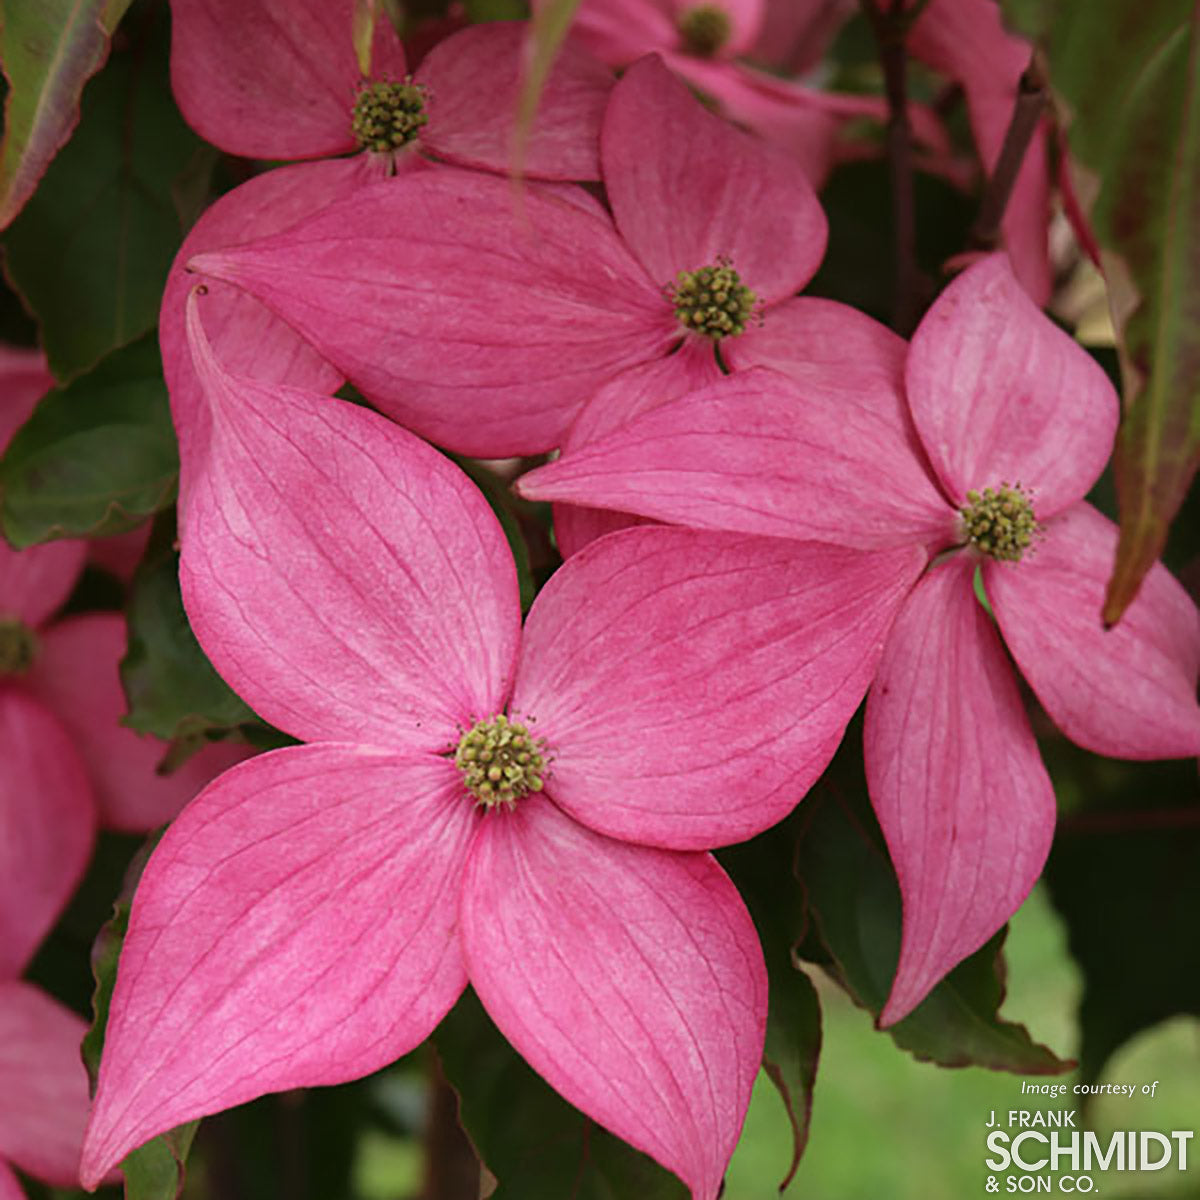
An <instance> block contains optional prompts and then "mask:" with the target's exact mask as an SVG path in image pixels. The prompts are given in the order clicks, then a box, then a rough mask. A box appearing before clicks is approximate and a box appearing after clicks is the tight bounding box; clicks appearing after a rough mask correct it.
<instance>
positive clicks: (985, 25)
mask: <svg viewBox="0 0 1200 1200" xmlns="http://www.w3.org/2000/svg"><path fill="white" fill-rule="evenodd" d="M1001 16H1002V14H1001V9H1000V6H999V5H998V4H996V3H995V2H994V0H931V2H930V3H929V4H927V5H926V6H925V7H924V8H923V10H922V11H921V14H920V16H919V17H918V19H917V21H916V22H915V23H914V24H913V27H912V29H911V30H910V31H909V34H908V38H907V43H906V44H907V47H908V49H909V51H910V53H912V54H913V55H914V56H915V57H917V58H919V59H922V60H923V61H925V62H927V63H929V65H930V66H932V67H934V68H935V69H936V70H938V71H941V72H942V73H943V74H945V75H948V76H949V77H950V78H951V79H954V80H957V81H958V82H959V83H961V84H962V86H963V90H964V91H965V92H966V96H967V114H968V117H969V119H970V122H971V131H972V133H973V134H974V136H975V141H976V143H977V144H978V147H979V157H980V158H981V159H982V161H983V165H984V168H985V170H986V171H988V172H989V173H990V172H991V171H992V170H993V169H994V168H995V165H996V160H997V159H998V158H999V157H1000V148H1001V146H1003V144H1004V136H1005V134H1006V132H1007V131H1008V125H1009V122H1010V121H1011V120H1012V114H1013V106H1014V105H1015V103H1016V99H1017V89H1018V87H1019V85H1020V80H1021V76H1022V74H1023V73H1024V72H1025V69H1026V68H1027V67H1028V66H1029V60H1030V52H1031V49H1032V47H1031V46H1030V43H1029V42H1027V41H1025V40H1024V39H1023V38H1019V37H1014V36H1013V35H1012V34H1010V33H1008V32H1007V31H1006V30H1005V28H1004V25H1003V23H1002V20H1001ZM1049 224H1050V172H1049V157H1048V154H1047V136H1046V130H1045V128H1041V129H1039V130H1038V131H1037V133H1036V134H1035V135H1034V139H1033V142H1032V143H1031V144H1030V146H1029V149H1028V151H1027V152H1026V155H1025V161H1024V162H1023V163H1022V165H1021V170H1020V172H1019V173H1018V175H1017V182H1016V185H1015V187H1014V189H1013V193H1012V196H1011V197H1010V198H1009V202H1008V207H1007V209H1006V210H1005V217H1004V222H1003V232H1004V237H1005V245H1006V247H1007V249H1008V252H1009V254H1010V255H1011V257H1012V261H1013V266H1014V269H1015V271H1016V275H1017V278H1018V279H1019V280H1020V282H1021V286H1022V287H1024V288H1025V290H1026V291H1027V292H1028V293H1029V295H1030V296H1031V297H1032V299H1033V301H1034V303H1035V304H1038V305H1043V304H1045V303H1046V301H1047V300H1048V299H1049V298H1050V291H1051V286H1052V283H1053V280H1052V278H1051V270H1050V258H1049V244H1048V243H1049V239H1048V230H1049Z"/></svg>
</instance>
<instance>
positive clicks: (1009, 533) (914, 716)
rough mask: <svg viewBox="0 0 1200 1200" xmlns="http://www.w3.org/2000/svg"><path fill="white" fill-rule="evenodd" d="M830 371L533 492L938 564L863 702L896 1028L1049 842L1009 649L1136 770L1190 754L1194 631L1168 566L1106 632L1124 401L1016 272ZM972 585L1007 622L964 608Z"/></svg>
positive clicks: (768, 380) (1064, 721)
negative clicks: (896, 956) (911, 552)
mask: <svg viewBox="0 0 1200 1200" xmlns="http://www.w3.org/2000/svg"><path fill="white" fill-rule="evenodd" d="M842 352H843V356H844V358H843V361H842V362H839V361H837V359H836V358H834V359H832V360H831V361H829V362H827V363H812V364H795V363H789V362H787V361H784V360H783V359H781V360H780V364H779V365H781V366H783V367H784V368H785V370H784V371H783V372H775V371H767V370H762V369H760V370H757V371H750V372H746V373H743V374H736V375H734V376H731V377H730V378H729V379H727V380H725V381H722V382H721V383H718V384H716V385H713V386H711V387H709V388H707V389H705V390H704V391H701V392H699V393H695V394H693V395H690V396H687V397H683V398H681V399H679V400H675V401H673V402H671V403H669V404H665V405H662V406H660V407H658V408H656V409H654V410H653V411H650V412H648V413H645V414H644V415H642V416H640V417H638V418H636V419H635V420H633V421H632V422H630V423H629V424H628V425H626V426H625V427H623V428H621V429H619V430H618V431H616V432H615V433H613V434H611V435H609V436H608V437H606V438H603V439H600V440H598V441H596V442H594V443H591V444H589V445H587V446H584V447H582V448H580V449H579V450H578V451H577V452H574V453H571V454H567V455H564V456H563V457H562V458H561V459H560V460H559V461H558V462H555V463H552V464H550V465H549V466H546V467H542V468H539V469H538V470H537V471H535V472H533V473H531V474H529V475H527V476H525V477H524V478H523V479H522V480H521V481H520V483H519V490H520V491H521V492H522V493H523V494H524V495H526V496H529V497H533V498H539V499H549V500H557V501H566V502H570V503H578V504H593V505H604V506H609V507H613V508H617V509H621V510H626V511H630V512H635V513H639V514H641V515H642V516H645V517H651V518H655V519H658V520H664V521H672V522H677V523H679V524H683V525H691V526H693V527H700V528H707V529H722V530H731V531H741V532H745V533H754V534H769V535H773V536H776V537H784V538H792V537H795V538H805V539H807V538H822V539H825V540H828V541H830V542H834V543H839V544H842V545H850V546H858V547H861V548H872V549H874V548H880V547H884V546H899V545H905V544H908V545H921V546H924V547H926V549H927V550H928V551H929V553H930V554H931V556H933V555H937V556H938V557H936V558H934V559H933V561H932V563H931V566H930V568H929V569H928V571H927V572H926V573H925V575H924V576H923V577H922V578H921V580H920V581H919V582H918V583H917V584H916V586H915V587H914V588H913V590H912V594H911V595H910V596H909V597H908V599H907V600H906V602H905V604H904V607H903V608H902V610H901V612H900V614H899V616H898V618H897V620H896V625H895V628H894V629H893V630H892V633H891V636H890V637H889V640H888V644H887V647H886V648H885V650H884V654H883V658H882V661H881V663H880V669H879V676H878V678H877V679H876V681H875V683H874V685H873V687H872V689H871V692H870V695H869V697H868V702H867V719H866V727H865V733H864V749H865V755H866V767H867V779H868V783H869V785H870V789H871V797H872V801H873V803H874V806H875V810H876V813H877V814H878V816H879V821H880V825H881V826H882V828H883V832H884V835H885V837H886V839H887V842H888V847H889V850H890V851H891V855H892V860H893V863H894V865H895V867H896V871H897V874H898V876H899V879H900V887H901V893H902V896H903V901H904V931H903V939H902V947H901V954H900V963H899V966H898V969H897V975H896V979H895V982H894V984H893V988H892V993H891V997H890V998H889V1000H888V1003H887V1006H886V1007H885V1008H884V1010H883V1013H882V1014H881V1021H882V1023H884V1024H889V1023H891V1022H893V1021H896V1020H899V1019H900V1018H901V1017H903V1016H905V1015H906V1014H907V1013H908V1012H910V1011H911V1010H912V1008H913V1007H914V1006H915V1005H916V1004H918V1003H919V1002H920V1001H921V1000H922V999H923V998H924V996H925V995H926V993H927V992H928V991H929V989H930V988H931V987H932V986H933V985H934V984H935V983H936V982H937V981H938V979H940V978H941V977H942V976H943V975H944V974H945V973H946V972H947V971H948V970H949V969H950V968H951V967H952V966H954V964H955V963H957V962H958V961H959V960H960V959H962V958H964V957H965V956H966V955H967V954H969V953H971V952H972V951H973V950H975V949H976V948H977V947H979V946H980V945H981V944H982V943H983V942H984V941H986V940H987V938H988V937H990V936H991V935H992V934H993V933H994V932H995V931H996V930H997V929H998V928H999V927H1000V926H1001V925H1002V924H1003V923H1004V922H1005V921H1006V920H1007V919H1008V917H1009V916H1010V915H1011V914H1012V913H1013V912H1014V911H1015V909H1016V908H1017V907H1018V906H1019V905H1020V903H1021V902H1022V900H1024V898H1025V896H1026V894H1027V893H1028V891H1029V889H1030V888H1031V887H1032V885H1033V883H1034V881H1035V880H1036V879H1037V877H1038V875H1039V873H1040V872H1041V869H1042V865H1043V863H1044V861H1045V858H1046V854H1047V852H1048V850H1049V847H1050V838H1051V834H1052V832H1053V828H1054V817H1055V807H1054V792H1053V788H1052V786H1051V783H1050V779H1049V776H1048V775H1047V773H1046V770H1045V767H1044V766H1043V765H1042V761H1041V758H1040V756H1039V754H1038V750H1037V745H1036V743H1035V741H1034V738H1033V734H1032V731H1031V729H1030V726H1029V721H1028V718H1027V717H1026V715H1025V711H1024V705H1023V703H1022V701H1021V697H1020V693H1019V692H1018V690H1017V686H1016V682H1015V680H1014V678H1013V673H1012V670H1011V668H1010V664H1009V662H1008V658H1007V656H1006V654H1005V651H1004V645H1005V644H1006V645H1007V647H1008V650H1009V651H1010V652H1011V654H1012V656H1013V658H1015V660H1016V662H1017V665H1018V666H1019V667H1020V669H1021V671H1022V673H1023V674H1024V676H1025V678H1026V679H1027V680H1028V682H1029V683H1030V685H1031V686H1032V687H1033V690H1034V692H1035V693H1036V694H1037V697H1038V699H1039V700H1040V701H1041V703H1042V705H1043V706H1044V708H1045V709H1046V711H1047V713H1049V715H1050V716H1051V717H1052V718H1053V719H1054V721H1055V722H1056V723H1057V724H1058V726H1059V727H1060V728H1061V729H1062V731H1063V732H1064V733H1066V734H1067V736H1068V737H1070V738H1071V739H1072V740H1073V741H1075V742H1077V743H1079V744H1080V745H1082V746H1085V747H1087V748H1088V749H1090V750H1094V751H1096V752H1097V753H1101V754H1109V755H1113V756H1116V757H1123V758H1172V757H1181V758H1182V757H1191V756H1194V755H1196V754H1197V753H1200V708H1198V707H1197V704H1196V679H1197V674H1198V673H1200V617H1198V615H1197V611H1196V607H1195V605H1194V604H1193V603H1192V602H1191V600H1190V599H1189V598H1188V596H1187V594H1186V593H1185V592H1184V590H1183V589H1182V588H1181V587H1180V586H1179V584H1178V583H1176V582H1175V580H1174V579H1173V578H1172V577H1171V576H1170V575H1169V574H1168V573H1167V572H1166V570H1165V569H1164V568H1163V567H1161V566H1156V567H1155V568H1154V569H1153V570H1152V571H1151V573H1150V575H1149V576H1148V577H1147V579H1146V581H1145V583H1144V584H1143V587H1142V592H1141V594H1140V596H1139V597H1138V599H1137V600H1136V601H1135V602H1134V604H1133V605H1132V606H1131V607H1130V609H1129V611H1128V613H1127V614H1126V616H1125V617H1124V619H1123V620H1122V622H1121V623H1120V624H1119V625H1118V626H1117V627H1116V628H1115V629H1112V630H1108V631H1106V630H1104V629H1103V628H1102V626H1101V624H1100V616H1099V614H1100V610H1101V605H1102V597H1103V589H1104V581H1105V579H1106V578H1107V575H1108V570H1109V566H1110V564H1111V562H1112V556H1113V551H1114V548H1115V544H1116V529H1115V527H1114V526H1113V525H1112V524H1111V523H1110V522H1109V521H1108V520H1107V519H1106V518H1104V517H1102V516H1101V515H1100V514H1099V513H1098V512H1097V511H1096V510H1095V509H1094V508H1092V507H1091V506H1090V505H1088V504H1086V503H1085V502H1084V501H1083V496H1084V494H1085V493H1086V492H1087V490H1088V488H1089V487H1090V486H1091V485H1092V484H1093V483H1094V482H1095V480H1096V477H1097V476H1098V475H1099V474H1100V471H1101V470H1102V469H1103V467H1104V464H1105V463H1106V462H1107V460H1108V456H1109V452H1110V450H1111V447H1112V441H1113V434H1114V431H1115V428H1116V421H1117V398H1116V395H1115V393H1114V391H1113V388H1112V385H1111V384H1110V383H1109V381H1108V378H1107V376H1106V375H1105V374H1104V372H1103V371H1102V370H1101V369H1100V367H1099V366H1098V365H1097V364H1096V363H1095V361H1094V360H1093V359H1092V358H1091V356H1090V355H1088V354H1087V352H1086V351H1084V350H1083V349H1082V348H1081V347H1079V346H1078V345H1076V344H1075V343H1074V342H1073V341H1072V340H1071V338H1070V337H1068V336H1067V335H1066V334H1065V333H1063V332H1062V331H1060V330H1059V329H1057V328H1056V327H1055V326H1054V325H1053V324H1052V323H1051V322H1050V321H1049V320H1048V319H1047V318H1046V317H1045V316H1043V315H1042V313H1040V312H1039V311H1038V310H1037V309H1036V308H1035V307H1034V306H1033V304H1032V303H1031V301H1030V300H1029V298H1028V297H1027V296H1026V294H1025V293H1024V292H1023V291H1022V289H1021V288H1020V286H1019V285H1018V283H1017V282H1016V280H1015V279H1014V277H1013V274H1012V271H1011V269H1010V267H1009V264H1008V261H1007V259H1006V258H1005V257H1004V256H1002V255H994V256H992V257H991V258H989V259H986V260H984V261H982V262H980V263H978V264H977V265H975V266H973V267H971V268H970V269H969V270H968V271H966V272H965V273H964V274H963V275H962V276H961V277H960V278H959V279H957V280H956V281H955V282H954V283H952V284H951V285H950V287H949V288H947V289H946V291H945V292H944V293H943V294H942V296H941V297H940V298H939V299H938V300H937V301H936V302H935V303H934V305H933V307H932V308H931V309H930V310H929V312H928V314H927V315H926V317H925V319H924V321H923V322H922V323H921V326H920V327H919V328H918V330H917V332H916V334H915V335H914V337H913V341H912V346H911V349H909V350H908V353H907V355H906V354H905V346H904V343H903V342H902V341H900V339H898V338H895V337H892V336H891V335H889V334H887V332H886V331H884V330H881V329H878V328H876V329H872V328H871V325H870V323H869V322H868V321H867V319H866V318H864V317H861V316H857V315H856V316H855V317H854V319H853V320H851V319H847V320H846V322H845V332H844V338H843V343H842ZM846 360H849V361H852V362H853V366H852V367H847V366H846V365H844V362H845V361H846ZM956 548H957V552H956V553H952V554H948V555H947V554H945V553H944V552H947V551H951V550H955V549H956ZM977 571H978V572H980V578H981V582H982V587H983V590H984V591H985V593H986V595H987V597H988V600H989V602H990V605H991V609H992V611H993V613H994V616H995V623H994V624H993V621H992V619H991V617H990V616H989V614H988V613H987V612H986V611H985V609H984V608H983V606H982V605H981V604H980V603H978V602H977V600H976V597H975V595H974V589H973V582H974V579H975V576H976V572H977ZM997 627H998V629H999V635H1002V636H1003V643H1002V642H1001V639H1000V636H999V635H998V633H997Z"/></svg>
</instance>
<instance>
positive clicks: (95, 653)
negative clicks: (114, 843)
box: [29, 613, 250, 832]
mask: <svg viewBox="0 0 1200 1200" xmlns="http://www.w3.org/2000/svg"><path fill="white" fill-rule="evenodd" d="M124 653H125V621H124V618H123V617H121V616H120V614H119V613H86V614H83V615H81V616H75V617H67V618H66V619H65V620H62V621H59V622H58V623H57V624H55V625H54V626H52V627H51V628H50V629H48V630H47V631H46V633H45V634H44V635H43V637H42V645H41V654H40V655H39V657H38V660H37V663H36V664H35V666H34V668H33V671H32V672H31V673H30V676H29V686H30V687H31V688H32V689H33V691H34V692H35V693H36V694H37V695H38V696H39V697H40V699H41V700H42V701H43V702H44V703H45V704H46V706H47V707H48V708H49V709H50V710H51V711H52V712H54V713H55V714H56V715H57V716H58V718H59V719H60V720H61V721H62V722H63V725H64V727H65V728H66V730H67V732H68V733H69V734H70V735H71V740H72V741H73V742H74V743H75V748H76V750H77V751H78V752H79V754H80V756H81V757H82V759H83V762H84V765H85V766H86V767H87V771H88V775H89V777H90V778H91V781H92V785H93V788H94V790H95V795H96V802H97V804H98V806H99V809H100V822H101V824H103V825H104V826H106V827H107V828H109V829H125V830H130V831H133V832H144V831H146V830H150V829H155V828H157V827H158V826H159V825H162V824H164V823H165V822H167V821H169V820H171V818H172V817H174V816H175V815H176V814H177V813H178V812H179V811H180V809H182V808H183V806H184V805H185V804H186V803H187V802H188V801H189V800H191V799H192V797H193V796H195V795H196V793H197V792H198V791H200V789H201V788H202V787H204V785H205V784H206V783H208V782H209V781H210V780H211V779H213V777H214V776H216V775H219V774H220V773H221V772H222V771H224V770H225V769H226V768H227V767H231V766H233V764H234V763H236V762H240V761H241V760H242V759H243V758H246V757H247V756H248V755H249V754H250V750H249V748H248V747H246V746H243V745H236V744H234V743H231V742H221V743H214V744H213V745H211V746H207V747H205V748H204V749H203V750H201V751H199V752H198V753H197V754H195V755H193V756H192V757H191V758H189V759H188V760H187V762H185V763H184V764H183V765H182V766H181V767H180V768H179V769H178V770H177V771H174V772H172V773H171V774H170V775H159V774H157V771H156V768H157V767H158V764H159V763H160V762H161V761H162V758H163V755H165V754H166V752H167V745H166V743H165V742H161V741H159V740H158V739H157V738H152V737H141V736H139V735H138V734H136V733H134V732H133V730H132V729H127V728H126V727H125V726H123V725H121V724H120V720H121V718H122V717H123V716H124V715H125V712H126V710H127V708H128V705H127V704H126V702H125V693H124V692H123V691H122V689H121V677H120V674H119V672H118V669H117V666H118V663H119V662H120V661H121V658H122V656H123V655H124Z"/></svg>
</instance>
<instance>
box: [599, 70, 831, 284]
mask: <svg viewBox="0 0 1200 1200" xmlns="http://www.w3.org/2000/svg"><path fill="white" fill-rule="evenodd" d="M600 152H601V158H602V161H603V164H604V179H605V183H606V184H607V187H608V195H609V199H610V201H611V203H612V208H613V214H614V216H615V217H616V222H617V227H618V228H619V229H620V230H621V233H622V234H623V235H624V237H625V238H626V240H627V241H628V242H629V245H630V247H631V248H632V249H633V252H634V253H635V254H636V255H637V256H638V258H639V259H640V260H641V262H642V263H643V264H644V266H645V268H646V270H647V272H648V273H649V275H650V278H651V279H653V280H654V282H655V284H656V285H658V286H659V287H665V286H667V285H669V284H671V283H673V282H674V280H675V277H676V275H677V274H678V272H680V271H695V270H697V269H698V268H700V267H704V266H709V265H711V264H713V263H715V262H717V261H718V260H719V259H721V258H723V257H724V258H728V259H729V260H730V262H731V263H732V265H733V267H734V268H735V269H736V270H737V272H738V273H739V275H740V276H741V278H742V282H743V283H745V285H746V286H747V287H749V288H751V289H752V290H753V291H754V292H755V294H756V295H757V296H758V298H759V300H760V301H762V302H764V303H766V304H771V303H773V302H775V301H777V300H782V299H783V298H784V297H786V296H790V295H791V294H792V293H794V292H797V291H799V290H800V288H802V287H803V286H804V285H805V284H806V283H807V282H808V281H809V279H811V278H812V276H813V273H814V272H815V271H816V269H817V266H818V265H819V264H820V262H821V258H822V256H823V255H824V253H825V241H826V237H827V234H828V226H827V224H826V221H825V214H824V212H823V211H822V210H821V205H820V203H819V202H818V200H817V197H816V193H815V192H814V191H813V190H812V185H811V184H810V183H809V182H808V179H807V177H806V176H805V174H804V171H803V170H802V169H801V167H800V166H799V164H797V163H796V162H794V161H793V160H792V159H791V158H790V157H788V156H787V155H785V154H783V153H782V152H781V151H778V150H776V149H775V148H774V147H772V146H768V145H764V144H763V143H762V142H760V141H757V140H755V139H754V138H752V137H750V136H749V135H748V134H745V133H742V132H741V131H740V130H738V129H734V128H733V127H732V126H731V125H730V124H729V123H728V122H727V121H725V120H723V119H722V118H720V117H718V116H716V115H715V114H713V113H710V112H709V111H707V109H705V108H704V106H703V105H702V104H701V103H700V102H699V101H698V100H697V99H695V97H693V96H692V95H690V94H689V92H688V90H687V88H686V87H684V85H683V84H682V83H680V82H679V80H677V79H675V78H674V77H673V76H672V75H671V73H670V72H669V71H668V70H667V69H666V67H665V66H663V63H662V60H661V59H660V58H657V57H650V58H646V59H643V60H642V61H641V62H638V63H636V64H634V66H632V67H630V68H629V70H628V71H626V72H625V75H624V76H623V78H622V79H621V82H620V83H619V84H618V85H617V87H616V89H615V90H614V91H613V96H612V100H611V101H610V103H609V106H608V115H607V116H606V117H605V121H604V131H603V133H602V135H601V142H600Z"/></svg>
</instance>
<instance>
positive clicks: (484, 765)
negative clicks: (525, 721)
mask: <svg viewBox="0 0 1200 1200" xmlns="http://www.w3.org/2000/svg"><path fill="white" fill-rule="evenodd" d="M545 749H546V743H545V741H544V740H543V739H541V738H535V737H534V736H533V735H532V734H531V733H530V732H529V730H528V729H527V728H526V727H525V726H524V725H522V724H521V722H520V721H510V720H509V719H508V718H507V717H506V716H505V715H504V714H503V713H497V715H496V716H494V717H492V718H491V719H490V720H488V721H476V722H475V725H474V726H473V727H472V728H471V729H469V730H467V732H466V733H464V734H463V735H462V739H461V740H460V741H459V743H458V749H457V750H456V751H455V752H454V765H455V766H456V767H457V768H458V769H459V770H460V771H461V772H462V773H463V779H464V780H465V781H466V785H467V791H468V792H470V793H471V795H472V796H474V797H475V799H476V800H477V801H478V802H479V803H480V804H481V805H483V807H484V808H495V807H496V806H497V805H500V804H502V805H504V806H505V807H506V808H511V807H512V806H513V805H514V804H516V802H517V801H518V800H520V799H521V797H522V796H527V795H528V794H529V793H530V792H540V791H541V790H542V781H543V778H544V776H545V772H546V757H545Z"/></svg>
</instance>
